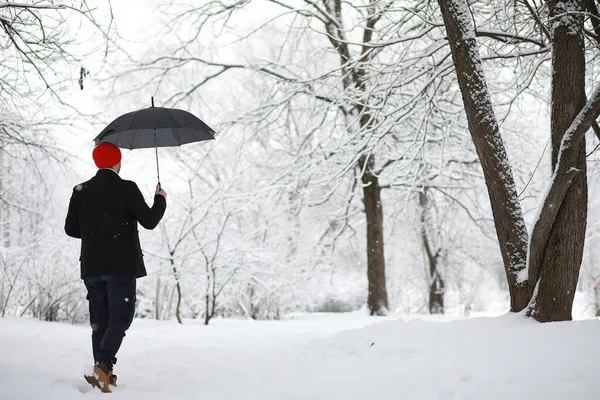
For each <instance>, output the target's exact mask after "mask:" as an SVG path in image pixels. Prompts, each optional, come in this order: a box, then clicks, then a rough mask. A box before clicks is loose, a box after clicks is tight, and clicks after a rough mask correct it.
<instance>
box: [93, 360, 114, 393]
mask: <svg viewBox="0 0 600 400" xmlns="http://www.w3.org/2000/svg"><path fill="white" fill-rule="evenodd" d="M111 375H112V371H106V367H105V366H104V365H103V364H100V363H98V362H97V363H96V364H95V365H94V377H95V378H96V379H98V385H99V386H98V387H99V388H100V389H102V392H104V393H112V391H111V390H110V388H109V387H108V385H110V376H111Z"/></svg>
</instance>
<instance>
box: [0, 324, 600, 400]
mask: <svg viewBox="0 0 600 400" xmlns="http://www.w3.org/2000/svg"><path fill="white" fill-rule="evenodd" d="M599 334H600V321H598V320H586V321H577V322H567V323H552V324H539V323H536V322H534V321H532V320H530V319H526V318H524V317H522V316H519V315H503V316H500V317H496V318H475V319H470V320H454V321H449V319H448V318H447V317H440V316H438V317H435V318H431V317H429V318H426V319H412V320H408V319H407V318H406V317H400V316H397V315H396V316H394V317H377V318H375V317H367V316H365V315H364V313H350V314H317V315H297V316H295V318H294V319H291V320H286V321H269V322H264V321H263V322H255V321H246V320H221V319H217V320H215V321H214V325H211V326H208V327H205V326H203V325H201V324H200V322H198V321H189V320H188V321H185V325H183V326H179V325H177V324H176V323H175V322H173V321H163V322H157V321H153V320H135V321H134V323H133V327H132V329H131V330H130V331H129V332H128V334H127V337H126V338H125V341H124V345H123V348H122V350H121V352H120V353H119V355H118V358H119V363H118V364H117V366H116V368H115V372H116V373H117V374H118V375H119V383H120V387H119V388H117V389H115V390H114V393H113V394H112V395H111V396H112V397H111V398H113V399H128V400H138V399H139V400H141V399H144V400H150V399H165V398H168V399H169V400H177V399H228V400H234V399H261V400H269V399H278V400H279V399H290V400H292V399H314V400H317V399H327V400H331V399H344V400H354V399H356V400H358V399H360V400H364V399H367V398H371V399H378V400H379V399H398V398H402V399H406V400H409V399H415V400H429V399H442V398H443V399H457V400H458V399H486V400H493V399H503V400H504V399H525V398H526V399H529V400H535V399H544V400H551V399H561V400H562V399H565V398H576V399H579V400H585V399H597V398H598V389H597V388H596V385H597V376H596V375H597V371H598V370H599V369H600V346H598V345H597V341H598V337H599ZM89 335H90V329H89V327H87V326H83V325H69V324H62V323H48V322H39V321H36V320H30V319H16V318H4V319H0V343H2V345H1V346H0V352H1V353H0V355H1V357H0V398H2V399H3V400H27V399H36V400H38V399H44V400H51V399H61V400H69V399H83V398H105V397H103V396H105V395H103V394H102V393H100V392H99V391H97V390H95V391H92V390H91V388H90V387H89V386H88V385H87V383H85V382H84V381H83V378H82V376H81V375H82V373H83V372H84V367H85V366H86V365H87V366H89V365H90V364H89V363H90V361H89V356H88V353H89V343H88V342H89Z"/></svg>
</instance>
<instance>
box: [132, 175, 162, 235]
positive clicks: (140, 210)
mask: <svg viewBox="0 0 600 400" xmlns="http://www.w3.org/2000/svg"><path fill="white" fill-rule="evenodd" d="M129 192H130V193H128V196H127V199H128V201H127V202H128V204H127V207H128V208H129V211H130V212H131V213H132V214H133V217H134V218H135V219H136V221H138V222H139V223H140V225H142V226H143V227H144V228H146V229H154V228H156V226H157V225H158V223H159V222H160V220H161V219H162V217H163V215H164V214H165V209H166V208H167V200H166V199H165V198H164V197H163V196H161V195H156V196H154V204H153V205H152V207H148V205H147V204H146V201H145V200H144V196H143V195H142V192H140V189H139V188H138V187H137V185H136V184H135V182H131V183H130V189H129Z"/></svg>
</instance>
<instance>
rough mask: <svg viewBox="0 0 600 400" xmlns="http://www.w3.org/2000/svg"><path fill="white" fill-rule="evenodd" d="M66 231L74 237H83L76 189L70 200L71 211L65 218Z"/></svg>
mask: <svg viewBox="0 0 600 400" xmlns="http://www.w3.org/2000/svg"><path fill="white" fill-rule="evenodd" d="M65 233H66V234H67V235H69V236H71V237H73V238H76V239H81V231H80V228H79V217H78V216H77V204H76V202H75V190H73V194H72V195H71V200H70V201H69V211H67V218H66V220H65Z"/></svg>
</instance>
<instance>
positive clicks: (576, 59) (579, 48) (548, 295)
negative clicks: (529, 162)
mask: <svg viewBox="0 0 600 400" xmlns="http://www.w3.org/2000/svg"><path fill="white" fill-rule="evenodd" d="M548 4H549V6H550V13H551V16H559V15H561V16H564V15H565V13H570V15H569V17H568V18H565V17H558V18H556V19H552V22H551V24H552V44H553V46H552V50H553V51H552V71H553V73H552V105H551V107H552V115H551V131H552V167H553V168H554V169H555V170H556V169H557V168H558V167H557V164H558V156H559V152H560V150H561V145H562V143H563V137H564V136H565V133H566V132H567V130H568V129H569V127H570V126H571V123H572V122H573V120H574V119H575V117H576V116H577V114H578V113H579V112H580V111H581V109H582V108H583V107H584V105H585V53H584V45H585V44H584V38H583V15H582V12H583V10H584V6H585V3H584V1H583V0H572V1H571V2H569V3H564V2H562V1H560V2H559V1H556V0H552V1H550V2H549V3H548ZM566 4H567V5H570V6H571V7H572V8H571V9H566ZM577 146H578V148H575V149H573V150H574V151H576V152H577V153H578V156H577V160H576V169H577V170H578V172H576V173H575V175H574V177H573V178H572V181H571V184H570V186H569V187H568V189H567V190H566V193H565V196H564V199H563V201H562V203H561V204H560V208H559V209H558V213H557V215H556V219H555V220H554V224H553V225H552V227H551V230H550V234H549V237H548V239H547V241H546V243H539V244H538V246H540V247H541V248H539V249H537V252H536V253H537V254H543V257H542V259H541V264H540V266H539V268H538V270H539V273H538V277H539V279H537V280H532V281H531V282H530V283H531V285H532V286H533V285H536V284H537V289H536V295H535V298H534V301H533V302H532V307H531V309H530V310H529V314H530V315H532V316H533V317H534V318H535V319H536V320H538V321H541V322H547V321H564V320H571V319H572V316H571V310H572V307H573V299H574V297H575V290H576V288H577V281H578V279H579V270H580V268H581V260H582V258H583V246H584V241H585V229H586V223H587V194H588V193H587V173H586V153H585V137H583V140H581V142H580V143H578V144H577ZM534 273H535V272H534ZM530 277H531V275H530Z"/></svg>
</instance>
